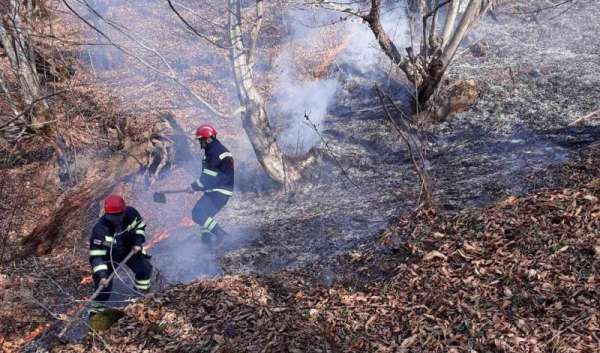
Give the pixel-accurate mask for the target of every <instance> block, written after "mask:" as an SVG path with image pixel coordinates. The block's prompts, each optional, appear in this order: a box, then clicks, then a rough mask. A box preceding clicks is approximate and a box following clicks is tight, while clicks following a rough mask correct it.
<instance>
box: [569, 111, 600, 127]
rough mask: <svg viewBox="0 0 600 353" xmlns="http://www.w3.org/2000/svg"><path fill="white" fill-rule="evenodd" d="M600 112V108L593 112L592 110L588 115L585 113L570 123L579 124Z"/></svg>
mask: <svg viewBox="0 0 600 353" xmlns="http://www.w3.org/2000/svg"><path fill="white" fill-rule="evenodd" d="M598 114H600V109H598V110H594V111H593V112H591V113H589V114H586V115H584V116H582V117H580V118H578V119H576V120H575V121H573V122H572V123H571V124H570V125H577V124H579V123H581V122H583V121H585V120H587V119H590V118H592V117H594V116H595V115H598Z"/></svg>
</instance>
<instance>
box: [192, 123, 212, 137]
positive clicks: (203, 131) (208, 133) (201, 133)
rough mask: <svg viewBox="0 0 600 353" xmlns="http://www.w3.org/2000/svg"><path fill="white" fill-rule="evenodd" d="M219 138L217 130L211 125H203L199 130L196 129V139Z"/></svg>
mask: <svg viewBox="0 0 600 353" xmlns="http://www.w3.org/2000/svg"><path fill="white" fill-rule="evenodd" d="M215 136H217V130H216V129H215V128H214V127H212V125H209V124H202V125H200V127H199V128H198V129H196V138H199V139H201V138H204V139H207V138H209V137H215Z"/></svg>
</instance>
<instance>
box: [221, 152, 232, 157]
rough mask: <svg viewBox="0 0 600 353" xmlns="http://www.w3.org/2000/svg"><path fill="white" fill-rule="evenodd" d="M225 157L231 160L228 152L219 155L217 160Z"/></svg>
mask: <svg viewBox="0 0 600 353" xmlns="http://www.w3.org/2000/svg"><path fill="white" fill-rule="evenodd" d="M227 157H231V158H233V155H232V154H231V153H230V152H225V153H221V155H220V156H219V159H225V158H227Z"/></svg>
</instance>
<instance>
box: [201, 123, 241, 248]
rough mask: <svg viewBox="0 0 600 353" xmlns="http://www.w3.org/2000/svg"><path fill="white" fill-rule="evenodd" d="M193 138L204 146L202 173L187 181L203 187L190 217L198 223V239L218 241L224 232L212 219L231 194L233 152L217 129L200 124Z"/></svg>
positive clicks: (210, 241)
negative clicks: (199, 228)
mask: <svg viewBox="0 0 600 353" xmlns="http://www.w3.org/2000/svg"><path fill="white" fill-rule="evenodd" d="M196 139H197V140H198V142H199V143H200V146H201V147H202V149H204V152H205V153H204V159H203V161H202V174H201V176H200V177H199V178H198V179H196V181H194V183H192V185H191V191H204V195H202V197H201V198H200V200H198V202H197V203H196V205H195V206H194V208H193V210H192V219H193V220H194V222H196V223H197V224H199V225H200V226H201V227H202V234H201V237H202V241H203V242H204V243H209V244H220V243H221V242H222V241H223V237H224V236H226V235H227V233H226V232H225V231H224V230H223V228H221V226H220V225H219V224H218V223H217V221H216V220H215V219H214V217H215V215H216V214H217V213H218V212H219V211H221V210H222V209H223V207H225V205H226V204H227V202H228V201H229V198H230V197H231V196H232V195H233V182H234V167H233V155H232V154H231V152H229V150H228V149H227V148H225V146H223V144H221V142H220V141H219V140H217V130H216V129H215V128H214V127H213V126H211V125H209V124H202V125H200V127H198V129H197V130H196Z"/></svg>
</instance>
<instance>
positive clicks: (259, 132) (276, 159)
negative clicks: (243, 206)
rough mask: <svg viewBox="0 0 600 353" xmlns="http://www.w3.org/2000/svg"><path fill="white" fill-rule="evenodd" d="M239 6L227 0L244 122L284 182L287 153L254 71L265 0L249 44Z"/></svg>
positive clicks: (262, 157) (268, 167) (259, 3)
mask: <svg viewBox="0 0 600 353" xmlns="http://www.w3.org/2000/svg"><path fill="white" fill-rule="evenodd" d="M240 7H241V5H240V0H228V2H227V10H228V14H229V18H228V24H229V25H228V27H229V28H228V33H229V45H230V49H229V60H230V61H231V64H232V66H233V73H234V77H235V83H236V87H237V93H238V98H239V100H240V104H241V105H242V108H243V109H242V113H241V114H242V124H243V126H244V130H245V131H246V134H247V135H248V138H249V139H250V142H251V143H252V147H253V148H254V152H255V153H256V157H257V159H258V161H259V162H260V164H261V165H262V167H263V168H264V170H265V171H266V172H267V174H269V176H270V177H271V178H272V179H273V180H275V181H277V182H279V183H281V184H283V183H285V182H286V168H285V167H286V166H285V162H284V155H283V153H282V151H281V149H280V148H279V145H278V144H277V140H276V138H275V134H274V133H273V131H272V129H271V125H270V124H269V119H268V116H267V110H266V105H265V101H264V99H263V97H262V96H261V95H260V93H259V91H258V89H257V88H256V84H255V80H254V71H253V68H254V62H255V60H254V57H255V55H256V42H257V40H258V36H259V33H260V29H261V25H262V19H263V11H264V7H263V0H256V18H255V22H254V26H253V28H252V29H251V31H250V39H249V41H250V43H248V44H246V43H245V42H244V38H243V36H242V24H241V21H242V15H241V11H240Z"/></svg>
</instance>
